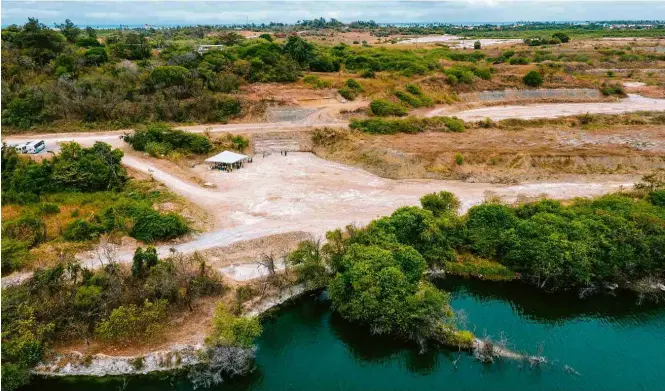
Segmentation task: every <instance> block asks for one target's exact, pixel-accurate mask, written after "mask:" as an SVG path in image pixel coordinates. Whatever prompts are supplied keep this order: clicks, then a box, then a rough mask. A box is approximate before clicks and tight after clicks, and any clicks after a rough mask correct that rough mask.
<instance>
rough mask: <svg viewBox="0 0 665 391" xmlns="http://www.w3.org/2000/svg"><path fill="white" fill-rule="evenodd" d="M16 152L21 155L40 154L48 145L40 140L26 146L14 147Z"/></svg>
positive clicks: (30, 142)
mask: <svg viewBox="0 0 665 391" xmlns="http://www.w3.org/2000/svg"><path fill="white" fill-rule="evenodd" d="M13 147H14V149H16V151H18V152H19V153H39V152H41V151H42V150H44V148H46V143H45V142H44V140H39V141H36V142H35V141H28V142H27V143H24V144H16V145H14V146H13Z"/></svg>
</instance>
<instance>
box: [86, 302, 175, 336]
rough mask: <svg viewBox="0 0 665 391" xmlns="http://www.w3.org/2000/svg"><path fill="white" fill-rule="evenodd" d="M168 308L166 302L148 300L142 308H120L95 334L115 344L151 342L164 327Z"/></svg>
mask: <svg viewBox="0 0 665 391" xmlns="http://www.w3.org/2000/svg"><path fill="white" fill-rule="evenodd" d="M166 306H167V301H166V300H156V301H154V302H150V301H148V300H146V301H145V302H144V303H143V306H141V307H139V306H137V305H135V304H130V305H128V306H120V307H118V308H116V309H114V310H113V311H112V312H111V315H110V316H109V317H108V319H105V320H102V321H101V322H99V324H98V325H97V327H96V328H95V332H96V333H97V335H98V336H99V338H100V339H102V340H104V341H109V342H114V343H122V344H128V343H130V342H134V341H141V340H151V339H153V338H155V337H156V336H157V335H158V333H159V332H160V331H161V329H162V327H163V321H164V319H165V318H166V315H167V313H166Z"/></svg>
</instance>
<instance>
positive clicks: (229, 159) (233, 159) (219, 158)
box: [206, 151, 249, 164]
mask: <svg viewBox="0 0 665 391" xmlns="http://www.w3.org/2000/svg"><path fill="white" fill-rule="evenodd" d="M245 160H249V156H247V155H243V154H242V153H235V152H231V151H224V152H222V153H218V154H217V155H215V156H211V157H209V158H207V159H206V162H208V163H224V164H233V163H238V162H242V161H245Z"/></svg>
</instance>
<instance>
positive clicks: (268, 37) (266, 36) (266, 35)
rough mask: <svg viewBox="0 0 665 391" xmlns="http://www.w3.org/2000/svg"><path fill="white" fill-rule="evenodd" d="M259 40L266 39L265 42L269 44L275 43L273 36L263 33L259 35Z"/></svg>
mask: <svg viewBox="0 0 665 391" xmlns="http://www.w3.org/2000/svg"><path fill="white" fill-rule="evenodd" d="M259 38H261V39H265V40H266V41H268V42H272V41H273V38H272V35H270V34H268V33H263V34H261V35H259Z"/></svg>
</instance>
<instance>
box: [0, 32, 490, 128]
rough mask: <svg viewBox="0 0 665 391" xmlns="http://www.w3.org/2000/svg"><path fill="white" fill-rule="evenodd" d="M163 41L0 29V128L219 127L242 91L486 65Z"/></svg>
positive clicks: (461, 56) (422, 53)
mask: <svg viewBox="0 0 665 391" xmlns="http://www.w3.org/2000/svg"><path fill="white" fill-rule="evenodd" d="M192 29H194V30H195V28H190V30H192ZM168 31H169V30H160V31H159V32H156V31H154V30H152V31H148V30H129V31H114V32H111V33H110V34H106V35H104V36H103V37H102V36H97V33H96V31H95V30H94V29H91V28H88V29H86V30H81V29H79V28H77V27H76V26H74V25H73V23H71V22H69V21H68V22H67V23H65V24H63V25H62V26H61V29H60V31H56V30H53V29H50V28H48V27H47V26H45V25H43V24H40V23H39V21H38V20H36V19H30V20H29V21H28V22H27V23H26V24H25V25H23V26H16V25H12V26H9V27H6V28H5V29H3V30H2V43H3V44H2V59H3V61H2V81H3V83H2V107H3V113H2V121H3V125H6V126H10V127H11V128H13V129H29V128H31V127H33V126H37V125H42V124H47V123H51V122H55V123H56V124H57V123H58V122H64V123H71V122H74V123H79V124H80V123H83V124H86V123H87V124H89V126H94V125H95V124H107V125H112V126H118V127H120V126H130V125H133V124H137V123H146V122H150V121H172V122H186V121H197V122H224V121H226V120H227V119H229V118H232V117H234V116H238V115H241V114H242V102H241V101H240V100H239V99H238V98H236V97H233V96H230V95H228V94H229V93H233V92H234V91H237V90H238V88H239V86H240V85H241V84H242V83H253V82H293V81H295V80H297V78H298V77H299V76H300V75H301V73H302V72H303V71H314V72H337V71H339V70H340V69H342V68H344V69H346V70H348V71H352V72H358V73H359V74H360V75H361V76H363V77H373V75H374V73H375V72H378V71H390V72H400V73H401V74H404V75H407V76H412V75H422V74H425V73H427V72H430V71H433V70H436V69H442V68H441V65H440V63H439V60H440V59H442V58H448V59H451V60H453V61H473V62H476V61H479V60H481V59H483V57H484V55H483V54H482V53H479V52H474V53H465V52H460V51H453V50H450V49H447V48H437V49H433V50H395V49H386V48H371V47H351V46H348V45H345V44H339V45H335V46H317V45H314V44H312V43H310V42H307V41H306V40H304V39H302V38H300V37H299V36H295V35H291V36H288V37H286V39H285V41H284V42H283V43H278V42H276V41H274V39H273V36H272V35H270V34H262V35H261V36H260V37H259V38H256V39H244V38H243V37H242V36H241V35H239V34H237V33H235V32H225V33H220V34H215V35H211V36H205V35H204V36H201V37H198V38H197V41H198V42H201V43H216V44H223V45H224V48H223V49H222V50H210V51H207V52H203V53H199V51H197V48H196V45H194V44H193V42H192V41H191V40H189V41H184V40H182V39H178V38H182V37H181V36H180V35H178V33H173V34H169V33H168ZM186 31H189V30H186ZM196 35H197V36H198V35H200V34H198V33H196ZM204 37H205V38H204ZM460 69H461V70H451V72H453V73H452V74H453V75H454V76H455V77H456V78H458V79H460V80H461V81H466V79H468V77H471V78H473V77H474V74H475V76H479V77H483V78H486V77H488V76H486V75H489V73H487V72H488V71H486V70H483V69H484V68H477V69H476V68H471V69H470V71H469V72H471V73H469V74H467V73H465V74H459V73H460V72H462V71H468V70H466V69H462V68H460ZM476 70H480V71H477V72H476ZM469 75H470V76H469ZM465 77H466V79H465ZM402 94H406V93H402ZM403 98H405V99H408V100H409V102H410V103H409V104H411V103H416V102H420V101H419V100H418V99H413V98H414V96H409V95H404V96H403ZM419 104H420V103H419Z"/></svg>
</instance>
